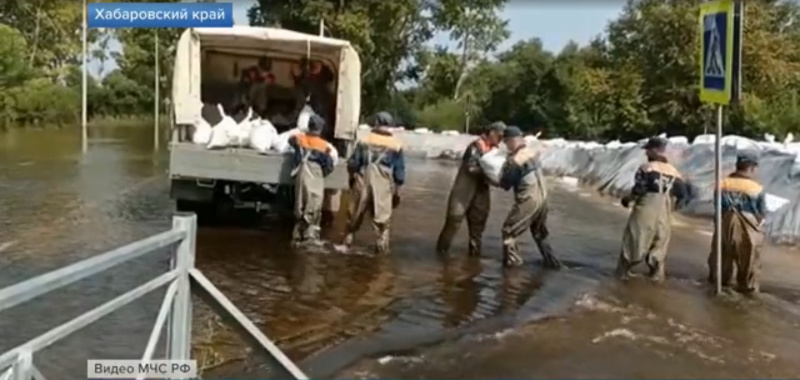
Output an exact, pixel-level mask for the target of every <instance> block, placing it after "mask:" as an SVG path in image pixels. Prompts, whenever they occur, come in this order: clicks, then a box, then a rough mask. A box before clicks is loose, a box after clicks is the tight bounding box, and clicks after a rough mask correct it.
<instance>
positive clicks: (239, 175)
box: [169, 143, 348, 190]
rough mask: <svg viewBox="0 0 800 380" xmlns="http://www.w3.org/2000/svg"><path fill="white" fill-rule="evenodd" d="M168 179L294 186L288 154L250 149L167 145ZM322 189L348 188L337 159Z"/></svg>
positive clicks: (342, 162)
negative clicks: (261, 152) (264, 152)
mask: <svg viewBox="0 0 800 380" xmlns="http://www.w3.org/2000/svg"><path fill="white" fill-rule="evenodd" d="M169 171H170V173H169V174H170V177H171V178H172V179H173V180H181V179H186V180H200V182H202V183H206V182H210V181H212V180H217V181H232V182H251V183H266V184H282V185H293V184H294V179H293V178H292V175H291V172H292V159H291V156H290V155H288V154H281V153H277V152H275V153H269V154H259V153H258V152H256V151H254V150H252V149H246V148H226V149H219V150H210V149H206V147H204V146H200V145H195V144H190V143H173V144H172V145H171V146H170V168H169ZM325 188H326V189H331V190H344V189H347V188H348V176H347V165H346V162H345V161H344V160H340V161H339V163H338V164H337V165H336V167H335V168H334V171H333V173H331V175H329V176H328V177H327V178H325Z"/></svg>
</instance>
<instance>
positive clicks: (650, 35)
mask: <svg viewBox="0 0 800 380" xmlns="http://www.w3.org/2000/svg"><path fill="white" fill-rule="evenodd" d="M699 4H700V0H630V1H628V3H627V5H626V6H625V8H624V10H623V12H622V14H621V15H620V17H619V18H617V19H616V20H613V21H612V22H610V24H609V25H608V28H607V30H606V33H605V34H604V35H603V36H601V37H600V38H598V39H596V40H594V41H592V42H591V43H590V44H589V45H588V46H584V47H579V46H577V45H576V44H569V45H568V46H566V47H565V48H564V49H563V50H562V51H561V52H559V53H558V54H552V53H550V52H547V51H545V50H544V49H543V48H542V45H541V42H540V41H538V40H536V39H533V40H530V41H523V42H518V43H517V44H516V45H514V46H513V47H512V48H511V49H509V50H508V51H506V52H503V53H501V54H499V55H498V56H497V59H496V60H484V61H483V62H482V63H480V64H478V65H477V66H476V67H475V69H474V70H472V72H471V73H470V74H469V76H468V78H466V80H465V81H464V87H465V90H464V91H465V92H469V93H470V94H472V95H473V96H474V99H475V103H476V104H477V105H478V106H477V107H476V108H477V109H475V110H470V111H469V112H470V114H471V116H473V117H475V118H476V119H478V120H479V121H480V122H482V123H486V122H489V121H492V120H495V119H502V120H504V121H506V122H507V123H509V124H516V125H519V126H520V127H522V128H523V129H525V130H527V131H530V132H535V131H543V132H544V135H545V136H548V137H565V138H572V139H606V140H610V139H638V138H642V137H646V136H651V135H654V134H658V133H661V132H667V133H669V134H670V135H688V136H694V135H697V134H700V133H703V132H704V131H706V130H713V127H712V128H709V125H710V123H709V122H710V121H711V120H713V118H712V116H713V113H712V107H710V106H708V105H704V104H702V103H701V102H700V100H699V96H698V84H699V73H698V67H699V66H700V62H699V41H700V35H699V33H698V32H699V28H698V14H699ZM746 4H747V5H746V7H747V8H746V12H747V13H746V17H745V20H746V26H745V29H744V30H745V32H744V34H745V35H744V41H745V43H744V51H743V66H744V74H743V75H744V80H743V91H744V96H743V100H742V102H741V104H739V105H734V106H733V107H731V108H729V109H730V112H729V113H728V115H729V116H728V117H727V125H726V126H725V128H726V133H736V134H741V135H745V136H751V137H758V136H760V135H761V134H763V133H765V132H770V133H773V134H779V135H780V134H785V133H788V132H789V131H797V130H798V129H797V127H798V126H800V121H798V116H800V111H798V110H800V104H798V91H800V90H799V89H800V86H799V85H800V83H798V82H799V81H800V25H799V24H798V23H797V22H796V21H795V20H796V18H797V16H798V15H800V6H798V4H796V3H793V2H789V1H776V0H770V1H759V2H747V3H746ZM446 54H452V53H448V52H446V51H436V52H430V53H429V55H428V56H434V57H443V56H446ZM443 61H446V60H445V59H442V60H440V61H439V62H443ZM440 65H441V64H440ZM427 69H428V70H427V71H426V72H424V73H417V74H416V75H417V77H418V78H421V79H420V83H419V86H418V91H417V92H416V93H415V104H417V106H418V109H419V113H420V115H425V117H424V118H421V119H422V120H430V122H431V123H434V122H441V121H440V120H442V119H445V120H447V119H452V118H450V117H446V116H442V117H441V118H436V117H433V116H431V112H433V110H434V109H437V108H435V107H431V106H430V105H431V104H434V103H436V102H437V100H436V99H440V98H441V97H443V96H445V97H446V96H447V95H448V94H447V92H445V91H442V90H441V83H449V81H450V80H451V76H452V74H451V71H448V70H442V68H441V67H440V66H436V65H433V64H428V65H427ZM437 96H438V98H437ZM440 109H441V112H442V113H443V115H449V114H451V113H452V111H451V108H448V107H440ZM449 123H452V124H453V125H451V126H450V127H457V126H458V125H461V124H460V123H461V121H460V120H459V121H457V120H453V121H449Z"/></svg>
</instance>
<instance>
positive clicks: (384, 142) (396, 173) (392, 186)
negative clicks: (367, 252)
mask: <svg viewBox="0 0 800 380" xmlns="http://www.w3.org/2000/svg"><path fill="white" fill-rule="evenodd" d="M391 125H392V116H391V115H390V114H389V113H387V112H380V113H378V114H377V115H376V116H375V120H374V122H373V128H372V131H370V133H369V135H367V136H366V137H365V138H364V139H362V140H361V141H359V142H358V145H357V146H356V148H355V150H354V152H353V154H352V155H351V156H350V158H349V159H348V160H347V170H348V172H349V174H350V189H351V193H352V204H351V205H350V210H349V211H350V215H349V220H348V222H347V235H346V236H345V238H344V245H345V246H350V245H351V244H352V243H353V235H354V234H355V233H356V232H357V231H358V229H359V228H360V227H361V223H362V222H363V221H364V216H365V214H366V213H367V212H370V213H371V214H372V223H373V225H374V227H375V231H376V233H377V234H378V239H377V242H376V247H375V248H376V252H377V253H384V252H386V251H388V250H389V227H390V224H391V218H392V209H393V208H394V207H396V206H397V205H398V204H399V202H400V196H399V191H400V186H402V185H403V182H404V181H405V177H406V166H405V158H404V157H403V147H402V144H401V143H400V141H399V140H397V139H396V138H395V137H394V136H393V135H392V132H391V131H390V130H389V129H388V127H390V126H391Z"/></svg>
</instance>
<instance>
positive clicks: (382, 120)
mask: <svg viewBox="0 0 800 380" xmlns="http://www.w3.org/2000/svg"><path fill="white" fill-rule="evenodd" d="M393 124H394V118H392V114H390V113H388V112H386V111H381V112H378V113H377V114H376V115H375V119H374V120H373V121H372V127H373V128H377V127H391V126H392V125H393Z"/></svg>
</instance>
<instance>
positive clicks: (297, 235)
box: [292, 220, 305, 246]
mask: <svg viewBox="0 0 800 380" xmlns="http://www.w3.org/2000/svg"><path fill="white" fill-rule="evenodd" d="M304 230H305V222H303V221H302V220H298V221H296V222H295V223H294V228H293V229H292V245H293V246H297V245H300V244H302V243H303V232H304Z"/></svg>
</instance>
